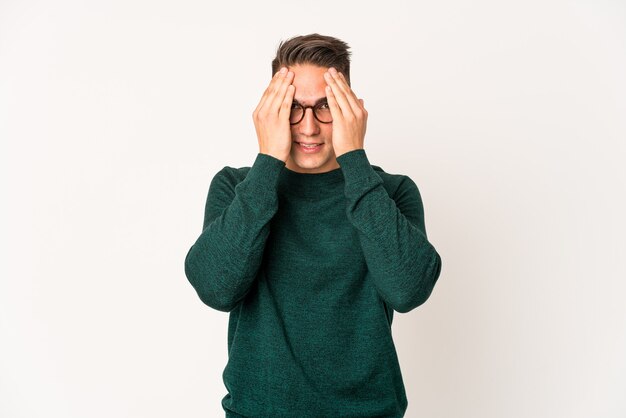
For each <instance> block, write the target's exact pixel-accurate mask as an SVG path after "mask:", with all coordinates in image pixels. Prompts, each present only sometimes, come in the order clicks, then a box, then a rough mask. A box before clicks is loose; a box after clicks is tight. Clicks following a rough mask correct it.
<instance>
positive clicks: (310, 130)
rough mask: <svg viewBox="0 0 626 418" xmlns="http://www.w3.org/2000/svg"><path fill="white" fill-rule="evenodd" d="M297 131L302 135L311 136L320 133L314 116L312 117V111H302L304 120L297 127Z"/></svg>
mask: <svg viewBox="0 0 626 418" xmlns="http://www.w3.org/2000/svg"><path fill="white" fill-rule="evenodd" d="M297 126H298V130H299V131H300V133H301V134H302V135H305V136H313V135H317V134H319V133H320V125H319V122H318V121H317V119H315V115H313V109H311V108H308V109H306V110H305V111H304V118H303V119H302V120H301V121H300V123H299V124H298V125H297Z"/></svg>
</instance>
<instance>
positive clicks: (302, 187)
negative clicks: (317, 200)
mask: <svg viewBox="0 0 626 418" xmlns="http://www.w3.org/2000/svg"><path fill="white" fill-rule="evenodd" d="M343 183H344V177H343V172H342V170H341V167H338V168H335V169H333V170H330V171H326V172H324V173H314V174H312V173H298V172H297V171H293V170H290V169H288V168H287V167H283V170H282V171H281V173H280V178H279V183H278V184H279V188H280V190H281V191H283V192H285V193H287V194H295V195H298V196H308V197H316V196H323V195H328V194H334V193H337V189H338V188H339V186H341V185H343Z"/></svg>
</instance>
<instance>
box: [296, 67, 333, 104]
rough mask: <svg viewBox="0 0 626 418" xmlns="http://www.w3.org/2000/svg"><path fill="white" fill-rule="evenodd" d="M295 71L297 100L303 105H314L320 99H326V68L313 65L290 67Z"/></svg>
mask: <svg viewBox="0 0 626 418" xmlns="http://www.w3.org/2000/svg"><path fill="white" fill-rule="evenodd" d="M289 70H291V71H293V75H294V77H293V86H294V87H295V88H296V91H295V97H294V98H295V99H296V100H297V101H298V102H300V103H302V104H313V103H314V102H316V101H317V100H318V99H320V98H323V97H326V91H325V88H326V81H325V80H324V73H325V72H326V71H327V70H328V68H326V67H318V66H316V65H312V64H298V65H293V66H291V67H289Z"/></svg>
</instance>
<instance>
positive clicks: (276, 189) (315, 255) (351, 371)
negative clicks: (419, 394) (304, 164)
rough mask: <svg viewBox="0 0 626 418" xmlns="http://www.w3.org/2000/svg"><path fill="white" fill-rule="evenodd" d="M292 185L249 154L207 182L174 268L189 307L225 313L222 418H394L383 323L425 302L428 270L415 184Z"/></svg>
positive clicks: (393, 376) (278, 166)
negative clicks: (186, 287)
mask: <svg viewBox="0 0 626 418" xmlns="http://www.w3.org/2000/svg"><path fill="white" fill-rule="evenodd" d="M337 162H338V163H339V165H340V168H337V169H334V170H331V171H328V172H325V173H318V174H310V173H298V172H295V171H292V170H290V169H288V168H287V167H286V166H285V163H284V162H283V161H282V160H279V159H277V158H275V157H273V156H270V155H268V154H262V153H259V154H257V156H256V159H255V161H254V164H253V165H252V167H242V168H233V167H229V166H226V167H224V168H223V169H222V170H221V171H219V172H218V173H217V174H216V175H215V176H214V177H213V180H212V181H211V184H210V187H209V192H208V197H207V201H206V208H205V217H204V225H203V231H202V233H201V235H200V236H199V237H198V239H197V240H196V242H195V243H194V244H193V246H192V247H191V248H190V249H189V251H188V253H187V256H186V258H185V274H186V276H187V278H188V280H189V282H190V283H191V285H192V286H193V287H194V289H195V291H196V292H197V294H198V296H199V298H200V299H201V300H202V302H204V303H205V304H206V305H208V306H209V307H211V308H214V309H217V310H219V311H223V312H229V313H230V317H229V325H228V363H227V365H226V367H225V369H224V372H223V374H222V377H223V381H224V385H225V387H226V389H227V390H228V393H227V395H226V396H224V398H223V399H222V407H223V408H224V410H225V412H226V417H241V416H244V417H290V418H292V417H298V418H307V417H316V418H319V417H402V416H404V414H405V412H406V409H407V405H408V402H407V398H406V393H405V389H404V384H403V380H402V374H401V372H400V367H399V363H398V358H397V353H396V349H395V346H394V342H393V339H392V332H391V323H392V320H393V311H394V310H395V311H397V312H401V313H405V312H409V311H410V310H412V309H414V308H415V307H417V306H419V305H421V304H422V303H424V302H425V301H426V300H427V299H428V297H429V296H430V294H431V292H432V290H433V286H434V285H435V282H436V281H437V279H438V277H439V273H440V270H441V258H440V256H439V254H438V253H437V251H436V250H435V248H434V247H433V246H432V245H431V243H430V242H429V241H428V239H427V236H426V230H425V227H424V212H423V205H422V200H421V197H420V193H419V191H418V188H417V186H416V185H415V183H414V182H413V181H412V180H411V179H410V178H409V177H408V176H405V175H397V174H389V173H386V172H384V171H383V170H382V168H380V167H378V166H374V165H371V164H370V162H369V160H368V158H367V155H366V153H365V150H364V149H357V150H352V151H349V152H347V153H344V154H342V155H340V156H339V157H337Z"/></svg>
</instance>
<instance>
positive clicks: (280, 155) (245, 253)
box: [185, 68, 294, 312]
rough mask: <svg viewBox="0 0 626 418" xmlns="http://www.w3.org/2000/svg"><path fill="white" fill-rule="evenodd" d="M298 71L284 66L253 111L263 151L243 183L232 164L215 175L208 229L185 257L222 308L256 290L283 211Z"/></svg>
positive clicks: (192, 277)
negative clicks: (281, 190)
mask: <svg viewBox="0 0 626 418" xmlns="http://www.w3.org/2000/svg"><path fill="white" fill-rule="evenodd" d="M293 77H294V75H293V72H291V71H287V69H286V68H283V69H281V70H280V71H279V72H277V73H276V74H275V75H274V77H273V78H272V80H271V81H270V83H269V85H268V87H267V88H266V89H265V92H264V93H263V96H262V97H261V100H260V101H259V104H258V105H257V107H256V109H255V110H254V112H253V114H252V117H253V119H254V126H255V129H256V133H257V139H258V143H259V154H258V155H257V157H256V160H255V162H254V164H253V166H252V167H251V168H250V171H249V172H248V175H247V176H246V178H245V179H244V180H243V181H242V182H241V183H238V184H237V179H236V178H235V177H234V169H232V168H228V167H224V168H223V169H222V170H221V171H220V172H218V173H217V174H216V175H215V177H214V178H213V180H212V181H211V185H210V187H209V194H208V196H207V201H206V208H205V217H204V226H203V231H202V234H201V235H200V237H199V238H198V239H197V240H196V242H195V244H194V245H193V246H192V247H191V248H190V249H189V251H188V252H187V256H186V257H185V275H186V276H187V278H188V279H189V282H190V283H191V284H192V286H193V287H194V288H195V289H196V292H197V293H198V296H199V297H200V299H201V300H202V301H203V302H204V303H205V304H207V305H208V306H210V307H212V308H215V309H217V310H220V311H225V312H229V311H231V310H232V309H233V308H234V307H235V306H236V305H237V304H238V303H239V301H240V300H241V299H242V298H243V297H244V296H245V295H246V293H247V292H248V290H250V286H251V285H252V283H253V282H254V279H255V278H256V275H257V272H258V270H259V266H260V265H261V261H262V257H263V250H264V248H265V243H266V241H267V237H268V235H269V222H270V220H271V219H272V217H273V216H274V215H275V214H276V212H277V211H278V192H277V187H278V179H279V175H280V171H281V170H282V168H283V167H284V166H285V161H286V160H287V158H288V156H289V151H290V149H291V130H290V126H289V113H290V111H291V103H292V100H293V94H294V87H293V85H292V81H293Z"/></svg>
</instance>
